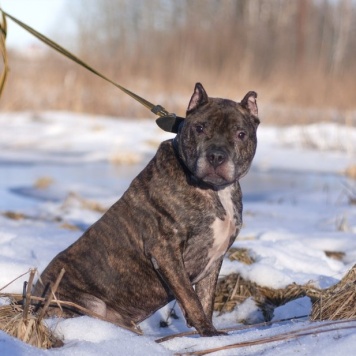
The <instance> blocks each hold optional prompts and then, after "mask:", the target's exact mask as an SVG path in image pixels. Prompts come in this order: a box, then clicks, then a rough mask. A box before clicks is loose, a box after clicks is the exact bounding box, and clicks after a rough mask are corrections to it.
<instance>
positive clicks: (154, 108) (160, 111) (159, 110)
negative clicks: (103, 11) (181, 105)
mask: <svg viewBox="0 0 356 356" xmlns="http://www.w3.org/2000/svg"><path fill="white" fill-rule="evenodd" d="M0 11H1V12H2V14H3V23H4V25H3V28H2V31H1V32H2V33H1V35H2V36H1V38H0V41H1V42H4V41H5V37H6V20H5V16H7V17H8V18H10V19H11V20H12V21H14V22H15V23H17V24H18V25H19V26H21V27H22V28H23V29H25V30H26V31H28V32H30V33H31V34H32V35H33V36H35V37H37V38H38V39H39V40H40V41H42V42H44V43H45V44H46V45H48V46H50V47H51V48H53V49H55V50H56V51H57V52H59V53H61V54H63V55H64V56H66V57H67V58H69V59H71V60H72V61H74V62H75V63H77V64H79V65H81V66H82V67H84V68H86V69H87V70H89V71H90V72H92V73H94V74H96V75H97V76H99V77H100V78H102V79H104V80H106V81H107V82H109V83H111V84H113V85H114V86H116V87H117V88H119V89H120V90H122V91H123V92H124V93H126V94H127V95H130V96H131V97H132V98H134V99H135V100H136V101H138V102H139V103H140V104H142V105H143V106H145V107H146V108H147V109H149V110H151V112H153V113H154V114H156V115H158V116H160V117H164V116H169V117H172V116H173V117H175V114H170V113H169V112H168V111H167V110H166V109H165V108H164V107H162V106H161V105H154V104H152V103H150V102H149V101H147V100H146V99H144V98H141V97H140V96H138V95H137V94H135V93H133V92H132V91H130V90H128V89H126V88H124V87H123V86H121V85H120V84H117V83H115V82H114V81H112V80H111V79H109V78H107V77H106V76H104V75H103V74H101V73H100V72H98V71H97V70H96V69H94V68H93V67H91V66H90V65H88V64H87V63H85V62H84V61H82V60H81V59H80V58H78V57H77V56H75V55H74V54H72V53H71V52H69V51H68V50H66V49H65V48H63V47H61V46H60V45H59V44H57V43H56V42H54V41H52V40H50V39H49V38H48V37H46V36H44V35H42V34H41V33H39V32H37V31H36V30H34V29H33V28H32V27H30V26H28V25H26V24H25V23H23V22H22V21H20V20H18V19H16V18H15V17H13V16H11V15H10V14H8V13H7V12H5V11H4V10H2V9H0ZM2 48H3V50H2V52H3V53H2V55H3V57H4V58H6V55H5V56H4V51H5V45H4V43H3V46H2ZM6 64H7V63H6ZM2 87H3V86H2ZM2 87H0V93H1V90H2Z"/></svg>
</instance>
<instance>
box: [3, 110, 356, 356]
mask: <svg viewBox="0 0 356 356" xmlns="http://www.w3.org/2000/svg"><path fill="white" fill-rule="evenodd" d="M262 122H263V120H262ZM0 125H1V128H2V129H1V131H0V271H1V272H0V288H1V287H3V286H5V285H6V284H8V283H9V282H11V281H12V280H14V279H15V278H16V277H18V276H20V275H21V274H23V273H25V272H27V271H28V270H29V269H30V268H33V267H36V268H38V270H39V271H41V270H43V269H44V268H45V266H46V265H47V264H48V262H49V261H50V260H51V259H52V258H53V257H54V256H55V255H56V254H57V253H58V252H59V251H61V250H63V249H64V248H66V247H67V246H68V245H69V244H71V243H72V242H73V241H75V240H76V239H77V238H78V237H79V236H80V235H81V233H82V231H83V230H84V229H86V228H87V227H88V226H89V225H90V224H92V223H93V222H95V221H96V220H97V219H98V218H99V217H100V216H101V214H102V212H101V210H100V209H92V208H91V207H92V206H93V204H96V206H97V207H103V208H105V207H109V206H110V205H111V204H112V203H114V202H115V201H116V200H117V199H118V198H119V197H120V195H121V194H122V193H123V192H124V191H125V189H126V188H127V186H128V185H129V183H130V181H131V180H132V178H133V177H134V176H135V175H136V174H137V173H138V172H139V171H140V170H141V169H142V168H143V167H144V165H145V164H146V163H147V162H148V160H149V159H150V157H152V156H153V155H154V152H155V150H156V148H157V146H158V144H159V142H161V141H163V140H165V139H167V138H170V137H172V135H171V134H167V133H165V132H163V131H161V130H160V129H159V128H158V127H157V126H156V125H155V123H154V120H152V119H151V120H133V119H120V120H118V119H117V118H108V117H97V116H89V115H78V114H73V113H67V112H41V113H32V112H22V113H2V114H0ZM258 140H259V143H258V149H257V154H256V157H255V160H254V163H253V167H252V168H251V171H250V172H249V174H248V175H247V176H246V177H244V178H243V179H242V181H241V184H242V189H243V192H244V225H243V228H242V230H241V232H240V235H239V237H238V239H237V240H236V242H235V243H234V247H241V248H247V249H249V251H250V253H251V255H252V256H253V257H254V259H255V261H256V262H255V263H253V264H252V265H245V264H243V263H240V262H237V261H233V262H232V261H230V260H228V259H225V261H224V263H223V267H222V270H221V276H224V275H227V274H229V273H232V272H235V273H236V272H238V273H240V274H241V276H242V277H243V278H246V279H249V280H251V281H254V282H256V283H258V284H259V285H263V286H267V287H272V288H281V287H284V286H286V285H288V284H290V283H293V282H295V283H298V284H303V283H307V282H310V281H312V282H313V283H314V284H315V285H316V286H318V287H321V288H326V287H328V286H331V285H333V284H335V283H337V282H338V281H339V280H340V279H341V278H342V277H343V276H344V275H345V273H346V272H347V271H348V270H349V269H350V268H351V267H352V266H353V264H354V263H355V261H356V206H355V205H352V204H350V201H349V198H350V194H354V193H352V190H353V191H354V192H355V182H354V181H352V180H349V179H347V178H346V177H345V176H343V175H342V173H343V172H344V171H345V170H346V169H347V168H348V167H350V166H351V165H355V164H356V145H355V142H356V129H355V128H353V127H346V126H343V125H338V124H336V123H318V124H312V125H304V126H289V127H273V126H267V127H264V126H263V124H262V125H261V127H260V128H259V129H258ZM41 182H42V185H41ZM353 198H355V196H353ZM10 213H17V214H22V216H23V217H24V218H21V219H17V220H16V219H11V218H9V217H8V215H9V214H10ZM324 251H338V252H343V253H345V256H344V258H343V259H342V261H339V260H335V259H333V258H330V257H327V256H326V254H325V252H324ZM27 279H28V275H25V276H23V277H22V278H20V279H18V280H17V281H15V282H14V283H12V284H10V285H9V286H8V287H7V288H5V289H4V290H3V291H5V292H16V293H21V291H22V286H23V282H24V281H25V280H27ZM5 302H6V301H5V300H2V301H1V303H5ZM171 308H174V310H175V311H176V313H177V316H178V319H174V318H168V315H169V313H170V310H171ZM310 310H311V302H310V299H309V298H307V297H304V298H300V299H297V300H294V301H291V302H289V303H287V304H286V305H284V306H281V307H279V308H277V309H276V310H275V311H274V318H273V321H275V322H274V323H273V324H271V325H264V326H263V325H252V326H249V327H248V328H247V327H245V326H244V325H242V324H239V322H241V321H247V322H249V323H259V322H261V320H262V315H261V312H260V311H259V309H258V308H257V306H256V304H255V302H254V301H253V300H252V299H247V300H246V301H245V302H244V303H243V304H241V305H240V306H239V307H238V308H236V310H234V311H233V312H231V313H228V314H223V315H218V314H217V313H214V324H215V326H216V327H218V328H228V327H233V326H241V328H240V330H235V331H230V332H229V335H228V336H217V337H212V338H201V337H197V336H191V335H190V336H184V337H180V338H175V339H172V340H169V341H165V342H163V343H160V344H158V343H156V342H155V340H156V339H158V338H160V337H163V336H166V335H170V334H172V333H178V332H182V331H187V330H190V329H188V328H187V327H186V325H185V321H184V318H183V316H182V314H181V312H180V310H179V307H178V306H176V305H174V303H171V304H170V305H168V306H166V307H164V308H162V309H161V310H160V311H158V312H156V313H155V314H154V315H153V316H151V317H150V318H149V319H148V320H146V321H144V322H143V323H142V324H141V325H140V326H141V328H142V330H143V332H144V336H137V335H134V334H132V333H130V332H128V331H126V330H123V329H120V328H119V327H117V326H115V325H113V324H110V323H107V322H104V321H100V320H96V319H93V318H90V317H87V316H83V317H79V318H74V319H67V320H63V319H48V320H47V322H48V323H49V325H51V327H53V328H54V329H55V331H56V333H57V334H58V335H59V336H60V337H62V338H63V340H64V346H63V347H62V348H60V349H52V350H38V349H36V348H34V347H31V346H29V345H27V344H24V343H22V342H21V341H19V340H17V339H14V338H12V337H10V336H9V335H7V334H6V333H4V332H1V331H0V354H1V355H6V356H7V355H36V356H37V355H61V356H67V355H68V356H69V355H98V354H102V355H143V354H145V355H173V354H175V353H187V352H191V351H197V350H202V349H208V348H215V347H220V346H223V345H229V344H234V343H240V342H246V341H252V340H255V339H259V338H272V337H273V336H274V335H279V334H282V333H285V332H289V331H293V330H300V329H303V330H304V329H305V328H308V327H313V326H318V327H321V328H322V330H326V329H327V328H332V327H333V326H328V323H327V322H321V323H311V322H309V321H308V320H307V318H305V317H304V318H303V316H305V315H307V314H309V313H310ZM298 317H302V318H301V319H294V320H285V319H291V318H298ZM162 320H167V321H168V327H166V328H162V327H160V322H161V321H162ZM345 325H347V326H353V328H349V329H339V330H334V331H329V332H326V333H314V335H307V336H299V337H297V338H296V339H291V340H288V341H277V342H273V343H268V344H261V345H254V346H249V347H242V348H238V349H229V350H225V351H218V352H215V353H213V354H214V355H235V354H241V355H260V354H263V355H273V356H275V355H278V356H280V355H291V354H298V355H314V354H317V355H332V356H337V355H343V356H344V355H351V354H353V352H354V350H355V348H356V330H355V327H356V325H355V322H348V323H345V324H340V327H341V326H345Z"/></svg>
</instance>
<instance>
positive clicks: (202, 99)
mask: <svg viewBox="0 0 356 356" xmlns="http://www.w3.org/2000/svg"><path fill="white" fill-rule="evenodd" d="M207 102H208V94H207V93H206V91H205V89H204V88H203V86H202V85H201V84H200V83H196V84H195V88H194V93H193V95H192V97H191V98H190V102H189V105H188V109H187V113H188V112H190V111H193V110H195V109H196V108H198V107H199V106H201V105H204V104H206V103H207Z"/></svg>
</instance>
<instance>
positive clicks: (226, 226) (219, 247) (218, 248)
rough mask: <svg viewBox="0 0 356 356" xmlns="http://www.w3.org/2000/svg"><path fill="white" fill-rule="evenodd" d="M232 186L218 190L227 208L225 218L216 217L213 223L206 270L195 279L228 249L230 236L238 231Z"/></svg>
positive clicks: (223, 204)
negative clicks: (212, 238)
mask: <svg viewBox="0 0 356 356" xmlns="http://www.w3.org/2000/svg"><path fill="white" fill-rule="evenodd" d="M232 189H233V188H232V187H231V186H229V187H226V188H225V189H223V190H220V191H219V192H218V195H219V198H220V202H221V204H222V206H223V207H224V209H225V214H226V215H225V216H224V220H221V219H219V218H216V219H215V221H214V222H213V224H212V229H213V234H214V235H213V237H214V242H213V245H212V247H211V249H210V251H209V254H208V263H207V265H206V266H205V268H204V271H203V272H202V273H201V274H200V275H199V276H198V277H197V278H196V279H195V281H198V280H199V279H201V278H202V277H204V275H205V274H206V272H207V271H208V270H209V268H210V267H211V265H212V264H213V263H214V262H215V261H216V260H217V259H218V258H220V257H221V256H222V255H223V254H224V253H225V252H226V250H227V248H228V246H229V242H230V237H231V236H232V235H234V234H235V233H236V230H237V228H238V226H236V222H235V219H234V204H233V202H232V198H231V191H232Z"/></svg>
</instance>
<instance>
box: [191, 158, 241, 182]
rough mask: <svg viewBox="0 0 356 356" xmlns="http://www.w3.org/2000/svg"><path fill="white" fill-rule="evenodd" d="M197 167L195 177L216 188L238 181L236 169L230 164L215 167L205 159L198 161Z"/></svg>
mask: <svg viewBox="0 0 356 356" xmlns="http://www.w3.org/2000/svg"><path fill="white" fill-rule="evenodd" d="M196 167H197V169H196V172H195V176H196V177H197V178H198V179H199V180H201V181H203V182H204V183H207V184H209V185H212V186H215V187H222V186H226V185H229V184H232V183H234V182H235V181H236V179H237V178H236V176H235V167H234V165H233V164H232V163H230V162H225V163H224V164H221V165H219V166H216V167H214V166H213V165H211V164H209V162H207V161H206V160H205V159H204V160H198V161H197V166H196Z"/></svg>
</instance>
